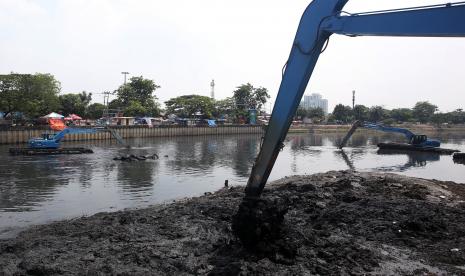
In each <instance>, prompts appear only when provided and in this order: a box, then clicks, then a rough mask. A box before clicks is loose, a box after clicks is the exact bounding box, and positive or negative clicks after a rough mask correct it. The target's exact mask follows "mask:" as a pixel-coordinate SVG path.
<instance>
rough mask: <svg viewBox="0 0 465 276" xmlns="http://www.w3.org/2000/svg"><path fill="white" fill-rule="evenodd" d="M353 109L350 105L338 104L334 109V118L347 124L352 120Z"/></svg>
mask: <svg viewBox="0 0 465 276" xmlns="http://www.w3.org/2000/svg"><path fill="white" fill-rule="evenodd" d="M351 114H352V108H351V107H350V106H348V105H343V104H338V105H336V106H335V107H334V110H333V114H332V117H333V119H334V120H336V121H340V122H344V123H347V122H349V121H350V120H351Z"/></svg>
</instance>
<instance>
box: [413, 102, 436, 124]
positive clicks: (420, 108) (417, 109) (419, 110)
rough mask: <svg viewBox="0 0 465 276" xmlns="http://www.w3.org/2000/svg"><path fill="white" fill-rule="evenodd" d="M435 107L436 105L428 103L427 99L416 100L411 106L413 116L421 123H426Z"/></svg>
mask: <svg viewBox="0 0 465 276" xmlns="http://www.w3.org/2000/svg"><path fill="white" fill-rule="evenodd" d="M437 109H438V107H437V106H435V105H434V104H430V103H429V102H428V101H425V102H417V103H416V104H415V106H414V107H413V116H414V117H415V119H417V120H418V121H420V122H421V123H427V122H429V121H430V120H431V117H432V116H433V114H434V112H436V110H437Z"/></svg>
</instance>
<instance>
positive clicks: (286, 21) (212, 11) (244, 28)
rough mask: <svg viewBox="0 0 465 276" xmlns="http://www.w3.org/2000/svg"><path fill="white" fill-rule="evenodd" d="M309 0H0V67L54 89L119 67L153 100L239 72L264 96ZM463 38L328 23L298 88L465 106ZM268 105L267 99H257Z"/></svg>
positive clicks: (93, 88)
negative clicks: (399, 34) (44, 79)
mask: <svg viewBox="0 0 465 276" xmlns="http://www.w3.org/2000/svg"><path fill="white" fill-rule="evenodd" d="M444 2H445V1H437V0H436V1H435V0H409V1H405V0H376V1H373V0H350V1H349V3H348V4H347V5H346V7H345V8H344V10H345V11H348V12H362V11H371V10H380V9H388V8H397V7H409V6H417V5H428V4H440V3H444ZM309 3H310V1H309V0H287V1H284V0H280V1H278V0H254V1H250V0H234V1H233V0H229V1H225V0H198V1H192V0H170V1H166V0H165V1H161V0H35V1H33V0H0V29H1V30H0V41H1V43H0V74H8V73H10V72H16V73H36V72H38V73H50V74H53V75H54V76H55V77H56V79H57V80H59V81H60V82H61V85H62V93H78V92H81V91H88V92H92V93H93V101H94V102H102V103H103V95H102V94H100V93H102V92H103V91H113V90H115V89H116V88H118V86H119V85H121V84H122V83H123V78H124V77H123V75H122V74H121V72H123V71H127V72H129V73H130V75H129V77H131V76H144V77H145V78H149V79H152V80H154V81H155V82H156V83H157V84H158V85H160V86H161V88H160V89H158V90H157V91H156V92H155V94H156V96H157V97H158V98H159V100H160V101H161V102H164V101H166V100H168V99H170V98H172V97H176V96H180V95H185V94H199V95H205V96H209V95H210V82H211V80H212V79H214V80H215V83H216V86H215V98H216V99H222V98H225V97H229V96H232V92H233V91H234V90H235V88H236V87H237V86H239V85H241V84H244V83H247V82H249V83H251V84H253V85H254V86H256V87H259V86H263V87H266V88H267V89H268V90H269V92H270V95H271V99H270V102H271V104H273V103H274V99H275V97H276V94H277V90H278V88H279V84H280V81H281V69H282V67H283V65H284V63H285V61H286V59H287V57H288V55H289V51H290V48H291V45H292V41H293V38H294V35H295V32H296V30H297V26H298V23H299V20H300V17H301V15H302V13H303V11H304V9H305V8H306V7H307V5H308V4H309ZM464 66H465V38H394V37H382V38H381V37H356V38H352V37H345V36H339V35H333V36H332V37H331V40H330V44H329V46H328V49H327V50H326V51H325V52H324V53H323V54H322V55H321V56H320V59H319V61H318V63H317V66H316V68H315V71H314V73H313V75H312V78H311V80H310V82H309V85H308V87H307V90H306V94H310V93H320V94H322V95H323V97H324V98H327V99H328V100H329V109H330V111H331V110H332V108H333V107H334V105H336V104H338V103H343V104H345V105H351V100H352V90H355V91H356V104H364V105H367V106H372V105H381V106H384V107H385V108H397V107H413V105H414V104H415V103H416V102H417V101H430V102H431V103H434V104H436V105H437V106H438V107H439V109H440V110H441V111H444V112H446V111H453V110H455V109H457V108H465V82H464V79H465V70H464ZM267 107H270V105H267Z"/></svg>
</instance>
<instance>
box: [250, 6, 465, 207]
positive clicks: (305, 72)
mask: <svg viewBox="0 0 465 276" xmlns="http://www.w3.org/2000/svg"><path fill="white" fill-rule="evenodd" d="M347 2H348V0H314V1H312V2H311V3H310V5H309V6H308V7H307V9H306V10H305V12H304V14H303V16H302V18H301V20H300V24H299V27H298V29H297V34H296V36H295V39H294V43H293V45H292V49H291V53H290V55H289V59H288V61H287V66H286V69H285V71H284V74H283V78H282V81H281V85H280V87H279V91H278V96H277V99H276V101H275V106H274V108H273V112H272V115H271V118H270V121H269V124H268V128H267V130H266V133H265V137H264V140H263V143H262V145H261V148H260V152H259V154H258V156H257V159H256V160H255V164H254V166H253V167H252V172H251V174H250V177H249V180H248V182H247V187H246V197H247V198H258V197H259V196H260V194H261V192H262V190H263V188H264V186H265V184H266V181H267V180H268V177H269V175H270V173H271V170H272V168H273V165H274V163H275V161H276V158H277V157H278V154H279V151H280V150H281V148H282V147H283V141H284V138H285V137H286V134H287V131H288V129H289V127H290V125H291V122H292V118H293V116H294V114H295V112H296V110H297V107H298V105H299V103H300V100H301V98H302V95H303V93H304V92H305V89H306V87H307V83H308V81H309V79H310V77H311V75H312V72H313V69H314V67H315V65H316V62H317V61H318V57H319V55H320V53H321V49H322V48H323V46H324V43H325V41H326V40H327V39H328V38H329V36H330V35H331V34H333V33H337V34H344V35H351V36H358V35H372V36H426V37H430V36H435V37H436V36H437V37H463V36H465V5H464V4H465V3H457V4H446V5H442V6H440V5H438V6H430V7H419V8H412V9H403V10H394V11H383V12H374V13H363V14H355V15H349V16H341V11H342V8H343V7H344V5H345V4H346V3H347Z"/></svg>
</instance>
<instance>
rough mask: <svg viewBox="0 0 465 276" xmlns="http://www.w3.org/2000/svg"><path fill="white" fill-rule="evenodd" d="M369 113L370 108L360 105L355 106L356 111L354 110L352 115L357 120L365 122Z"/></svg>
mask: <svg viewBox="0 0 465 276" xmlns="http://www.w3.org/2000/svg"><path fill="white" fill-rule="evenodd" d="M368 111H369V109H368V107H366V106H364V105H361V104H358V105H356V106H354V109H353V110H352V114H353V116H354V119H355V120H358V121H365V120H367V119H368Z"/></svg>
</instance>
